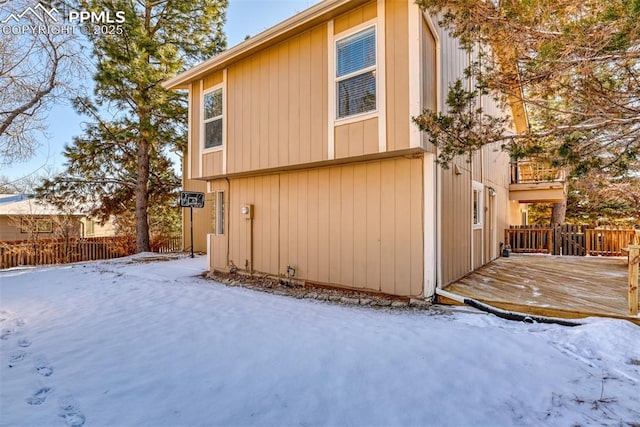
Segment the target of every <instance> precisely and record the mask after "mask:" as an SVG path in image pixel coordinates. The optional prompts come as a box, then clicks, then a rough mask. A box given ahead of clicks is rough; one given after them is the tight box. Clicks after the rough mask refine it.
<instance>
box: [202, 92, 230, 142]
mask: <svg viewBox="0 0 640 427" xmlns="http://www.w3.org/2000/svg"><path fill="white" fill-rule="evenodd" d="M224 89H225V88H224V83H219V84H217V85H215V86H212V87H210V88H208V89H206V90H204V91H203V92H202V99H201V101H200V104H201V105H200V124H201V126H200V151H201V153H202V154H205V153H214V152H216V151H222V150H224V147H225V146H226V145H227V132H226V126H225V121H226V120H225V116H226V113H227V111H226V108H225V105H226V97H227V94H226V93H225V92H226V91H225V90H224ZM217 90H221V91H222V115H220V116H215V117H212V118H210V119H208V120H207V121H206V122H205V118H204V97H205V96H206V95H207V94H209V93H211V92H215V91H217ZM217 119H222V145H219V146H217V147H209V148H205V142H206V141H205V124H206V123H208V122H210V121H213V120H217Z"/></svg>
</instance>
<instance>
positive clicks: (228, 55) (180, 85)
mask: <svg viewBox="0 0 640 427" xmlns="http://www.w3.org/2000/svg"><path fill="white" fill-rule="evenodd" d="M368 1H370V0H325V1H323V2H321V3H318V4H316V5H314V6H311V7H310V8H309V9H306V10H304V11H302V12H300V13H298V14H297V15H294V16H292V17H291V18H289V19H287V20H285V21H282V22H280V23H279V24H276V25H274V26H273V27H271V28H268V29H266V30H265V31H263V32H261V33H259V34H257V35H255V36H253V37H251V38H249V39H247V40H245V41H244V42H242V43H240V44H238V45H236V46H234V47H232V48H231V49H229V50H226V51H224V52H222V53H220V54H219V55H216V56H214V57H213V58H210V59H208V60H206V61H204V62H202V63H200V64H198V65H196V66H194V67H193V68H190V69H188V70H186V71H184V72H182V73H180V74H178V75H176V76H175V77H172V78H170V79H169V80H165V81H164V82H162V86H163V87H164V88H165V89H188V88H189V83H191V82H193V81H196V80H199V79H201V78H202V77H203V76H204V75H206V74H208V73H210V72H212V71H215V70H219V69H223V68H224V67H226V66H227V65H229V64H231V63H233V62H236V61H238V60H240V59H242V58H245V57H247V56H250V55H252V54H253V53H255V52H256V51H257V50H260V49H264V48H266V47H268V46H271V45H274V44H277V43H279V42H281V41H283V40H284V39H286V38H288V37H290V36H292V35H293V34H295V33H299V32H302V31H304V30H306V29H308V28H312V27H314V26H316V25H318V24H320V23H322V22H324V21H326V20H328V19H332V18H334V17H336V16H338V15H340V14H342V13H344V12H345V11H346V10H348V9H352V8H354V7H357V6H359V5H361V4H364V3H367V2H368Z"/></svg>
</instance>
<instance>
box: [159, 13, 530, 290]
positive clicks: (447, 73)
mask: <svg viewBox="0 0 640 427" xmlns="http://www.w3.org/2000/svg"><path fill="white" fill-rule="evenodd" d="M469 60H470V58H469V55H468V53H467V52H465V51H463V50H460V49H459V45H458V42H457V41H456V40H455V39H453V38H451V37H450V36H449V35H448V33H447V31H445V30H443V29H442V28H440V27H439V26H438V25H437V19H434V18H433V17H431V16H429V15H427V14H424V13H423V12H422V10H420V9H419V7H418V6H417V5H415V4H414V3H413V2H412V1H405V0H403V1H393V0H325V1H323V2H321V3H319V4H317V5H315V6H313V7H311V8H309V9H307V10H305V11H303V12H301V13H299V14H297V15H295V16H293V17H291V18H289V19H287V20H286V21H283V22H281V23H280V24H278V25H276V26H274V27H272V28H270V29H268V30H266V31H264V32H262V33H260V34H258V35H256V36H254V37H252V38H250V39H248V40H246V41H244V42H243V43H241V44H239V45H237V46H235V47H233V48H231V49H229V50H227V51H225V52H223V53H221V54H219V55H218V56H216V57H214V58H211V59H209V60H207V61H205V62H203V63H201V64H199V65H197V66H195V67H193V68H191V69H189V70H187V71H185V72H183V73H181V74H179V75H177V76H175V77H174V78H172V79H170V80H168V81H167V82H165V84H164V85H165V87H167V88H171V89H182V90H187V91H188V96H189V113H188V121H189V123H188V129H189V136H188V139H189V142H188V153H187V155H186V156H185V159H184V163H185V168H184V187H185V189H188V190H200V191H204V192H206V194H207V198H206V202H205V209H202V210H197V211H196V212H194V222H195V225H194V229H195V230H196V236H197V237H196V238H194V242H193V243H194V247H195V248H196V250H197V249H198V248H203V249H204V250H205V251H206V253H207V256H208V263H209V266H210V268H211V270H222V271H226V270H228V269H229V268H230V267H236V268H238V269H240V270H246V271H248V272H259V273H268V274H272V275H283V276H285V275H287V274H289V275H293V276H294V278H295V279H299V280H301V281H305V282H311V283H318V284H323V285H330V286H338V287H347V288H355V289H363V290H368V291H374V292H382V293H387V294H393V295H401V296H411V297H419V298H429V297H431V296H433V295H434V292H435V289H436V288H437V287H442V286H444V285H446V284H448V283H450V282H452V281H454V280H456V279H458V278H460V277H462V276H464V275H466V274H467V273H469V272H471V271H473V270H474V269H476V268H478V267H480V266H481V265H483V264H485V263H487V262H489V261H490V260H492V259H494V258H496V257H497V256H498V255H499V249H500V243H501V242H500V239H501V236H502V235H503V234H502V233H503V230H504V228H505V227H506V226H507V225H508V224H509V223H510V222H511V223H518V222H519V221H520V217H521V216H522V215H521V213H520V210H519V207H520V205H519V200H518V198H517V197H520V196H517V197H516V198H515V199H514V200H510V185H511V172H510V159H509V155H508V154H507V153H505V152H502V151H501V150H500V149H499V147H485V148H484V149H482V150H480V151H478V152H475V153H473V154H472V155H471V156H469V158H460V159H457V160H456V161H455V162H454V163H453V164H452V165H451V166H450V167H449V168H447V169H445V168H442V167H440V166H439V165H438V164H437V163H436V161H435V160H436V155H437V152H436V148H435V147H434V146H432V145H431V144H430V143H428V141H427V140H426V137H425V136H424V135H422V134H421V133H420V131H419V130H418V128H417V127H416V126H415V125H413V124H412V122H411V117H412V116H416V115H418V114H419V113H420V112H421V111H422V109H423V108H431V109H435V108H438V109H442V108H444V105H445V104H444V99H443V98H444V97H445V96H446V91H447V88H448V85H449V83H450V82H452V81H454V80H455V79H456V78H458V77H459V76H462V75H463V70H464V68H465V67H466V66H467V64H468V63H469ZM485 102H486V104H485V108H488V107H491V105H490V102H491V100H489V99H487V100H485ZM495 108H496V109H495V111H498V110H497V107H495ZM523 191H527V190H523ZM536 197H539V195H537V196H536ZM510 216H514V217H516V219H510ZM187 224H188V223H187ZM185 229H187V230H188V227H185ZM185 238H186V239H188V236H187V237H185ZM189 244H190V242H188V241H187V242H186V244H185V246H189Z"/></svg>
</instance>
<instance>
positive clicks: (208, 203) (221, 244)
mask: <svg viewBox="0 0 640 427" xmlns="http://www.w3.org/2000/svg"><path fill="white" fill-rule="evenodd" d="M209 189H210V190H211V191H212V192H211V193H207V194H206V199H205V205H204V209H203V210H202V211H203V215H204V216H205V217H206V220H207V222H208V228H207V230H208V233H212V232H213V231H214V230H213V222H212V221H213V212H212V206H213V197H217V192H218V191H224V194H225V199H226V200H225V234H222V235H211V240H210V246H209V251H210V252H209V256H210V262H211V265H210V266H209V268H210V269H211V270H213V269H224V268H226V267H227V265H228V260H227V252H228V246H227V242H228V240H227V239H228V234H227V233H229V186H228V185H227V181H226V180H223V179H218V180H214V181H211V182H210V183H209ZM214 193H216V194H214ZM216 203H217V202H216ZM196 211H197V210H194V212H193V214H194V217H195V216H196ZM195 229H196V230H198V229H197V228H195Z"/></svg>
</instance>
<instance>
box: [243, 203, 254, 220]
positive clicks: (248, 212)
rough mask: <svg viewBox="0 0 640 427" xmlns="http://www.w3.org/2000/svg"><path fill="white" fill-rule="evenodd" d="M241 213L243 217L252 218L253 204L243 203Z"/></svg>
mask: <svg viewBox="0 0 640 427" xmlns="http://www.w3.org/2000/svg"><path fill="white" fill-rule="evenodd" d="M242 215H243V216H244V218H245V219H253V205H244V206H243V207H242Z"/></svg>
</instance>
